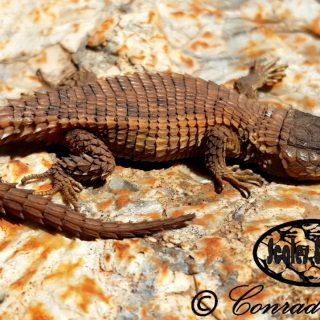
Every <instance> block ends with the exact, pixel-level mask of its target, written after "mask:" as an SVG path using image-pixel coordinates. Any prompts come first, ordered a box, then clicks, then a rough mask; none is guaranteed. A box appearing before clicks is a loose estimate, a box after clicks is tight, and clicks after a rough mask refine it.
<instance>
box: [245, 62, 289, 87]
mask: <svg viewBox="0 0 320 320" xmlns="http://www.w3.org/2000/svg"><path fill="white" fill-rule="evenodd" d="M278 61H279V59H273V60H271V61H270V62H269V63H266V64H262V63H258V62H257V61H255V62H254V64H253V66H252V67H251V68H250V73H257V74H259V77H260V81H261V85H262V86H263V85H267V86H270V87H271V86H273V85H274V84H276V83H277V82H280V81H281V80H282V79H283V78H284V77H285V76H286V74H285V70H286V69H287V68H288V65H287V64H281V65H277V63H278Z"/></svg>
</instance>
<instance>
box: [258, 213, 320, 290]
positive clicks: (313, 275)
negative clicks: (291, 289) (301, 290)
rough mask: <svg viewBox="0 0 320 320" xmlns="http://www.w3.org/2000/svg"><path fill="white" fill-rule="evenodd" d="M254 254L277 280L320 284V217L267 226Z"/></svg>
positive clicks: (260, 265) (313, 284)
mask: <svg viewBox="0 0 320 320" xmlns="http://www.w3.org/2000/svg"><path fill="white" fill-rule="evenodd" d="M253 257H254V260H255V262H256V264H257V266H258V267H259V268H260V269H261V270H262V271H263V272H264V273H265V274H267V275H268V276H270V277H272V278H274V279H276V280H278V281H281V282H285V283H288V284H292V285H296V286H305V287H320V219H305V220H295V221H290V222H287V223H283V224H280V225H278V226H276V227H274V228H272V229H270V230H268V231H267V232H265V233H264V234H263V235H262V236H261V237H260V238H259V239H258V241H257V242H256V244H255V246H254V248H253Z"/></svg>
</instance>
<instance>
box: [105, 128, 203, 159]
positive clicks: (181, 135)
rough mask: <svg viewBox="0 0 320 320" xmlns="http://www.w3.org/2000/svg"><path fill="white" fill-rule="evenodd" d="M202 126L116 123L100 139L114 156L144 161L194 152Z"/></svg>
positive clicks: (198, 145)
mask: <svg viewBox="0 0 320 320" xmlns="http://www.w3.org/2000/svg"><path fill="white" fill-rule="evenodd" d="M204 132H205V129H204V128H198V127H197V126H195V127H190V126H178V125H177V124H175V125H173V124H172V125H171V126H170V125H167V122H165V124H164V125H163V126H161V124H160V125H159V123H150V124H149V125H146V126H140V127H139V128H133V127H132V126H131V127H130V126H129V128H128V126H125V127H124V126H121V127H120V126H119V127H118V128H112V129H106V130H104V131H103V137H102V139H103V140H104V142H105V143H106V145H107V146H108V147H109V149H110V150H111V152H112V153H113V154H115V155H117V156H118V157H122V158H128V159H132V160H144V161H166V160H174V159H178V158H185V157H190V156H194V155H195V154H196V153H197V151H199V148H200V145H201V141H202V138H203V136H204Z"/></svg>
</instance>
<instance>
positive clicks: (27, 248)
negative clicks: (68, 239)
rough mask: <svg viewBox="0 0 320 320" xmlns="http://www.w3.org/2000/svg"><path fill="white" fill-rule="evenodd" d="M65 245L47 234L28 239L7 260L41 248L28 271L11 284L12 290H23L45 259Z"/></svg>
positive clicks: (59, 238) (56, 237)
mask: <svg viewBox="0 0 320 320" xmlns="http://www.w3.org/2000/svg"><path fill="white" fill-rule="evenodd" d="M64 244H65V240H64V238H63V237H60V236H53V235H51V234H49V233H40V234H38V235H37V237H30V238H29V239H28V241H27V242H26V243H24V244H23V245H22V246H21V247H19V248H17V250H16V251H15V252H14V253H13V254H12V255H11V256H10V257H9V258H8V259H11V258H13V257H14V256H16V255H17V254H21V253H23V252H31V251H35V250H39V248H42V250H41V251H40V253H38V255H37V257H36V258H35V259H34V260H33V261H32V262H31V263H30V266H29V269H27V270H26V271H25V272H24V274H23V275H22V276H21V277H20V278H19V279H17V280H16V281H14V282H13V283H12V284H11V286H10V287H11V288H12V289H17V290H18V289H19V290H21V289H23V288H24V287H25V286H26V285H27V284H28V283H29V281H30V279H31V278H32V277H33V276H34V275H35V274H36V273H37V272H38V271H39V267H40V265H42V264H43V262H44V261H45V260H46V259H47V257H48V255H49V254H50V253H51V252H52V251H54V250H58V249H60V248H61V247H62V246H63V245H64Z"/></svg>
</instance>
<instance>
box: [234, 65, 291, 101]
mask: <svg viewBox="0 0 320 320" xmlns="http://www.w3.org/2000/svg"><path fill="white" fill-rule="evenodd" d="M277 62H278V59H274V60H272V61H271V62H269V63H267V64H262V63H259V62H257V61H255V62H254V64H253V65H252V66H251V67H250V69H249V73H248V75H246V76H244V77H242V78H239V79H237V80H236V81H235V83H234V88H235V89H236V90H237V91H238V92H239V93H242V94H244V95H246V96H247V97H248V98H252V99H256V98H257V95H258V89H260V88H262V87H263V86H269V87H271V86H273V85H274V84H276V83H277V82H280V81H281V80H282V79H283V78H284V77H285V70H286V69H287V67H288V65H286V64H281V65H278V64H277Z"/></svg>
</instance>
